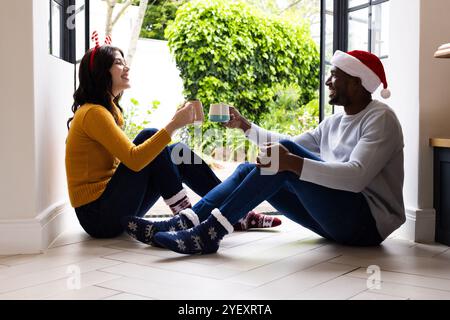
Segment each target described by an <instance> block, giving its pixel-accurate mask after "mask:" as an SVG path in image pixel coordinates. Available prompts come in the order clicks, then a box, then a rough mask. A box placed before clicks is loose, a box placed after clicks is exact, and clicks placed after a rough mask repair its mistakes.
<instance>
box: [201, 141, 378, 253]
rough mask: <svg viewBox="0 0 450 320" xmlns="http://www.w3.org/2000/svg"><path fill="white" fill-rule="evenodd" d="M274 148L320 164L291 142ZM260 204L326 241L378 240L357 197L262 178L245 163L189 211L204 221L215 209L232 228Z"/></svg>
mask: <svg viewBox="0 0 450 320" xmlns="http://www.w3.org/2000/svg"><path fill="white" fill-rule="evenodd" d="M280 143H281V144H282V145H284V146H285V147H286V148H288V149H289V151H290V152H291V153H293V154H296V155H298V156H300V157H304V158H309V159H314V160H318V161H322V160H321V159H320V158H317V157H316V156H315V155H314V154H312V153H311V152H309V151H308V150H306V149H305V148H303V147H302V146H300V145H298V144H296V143H294V142H292V141H289V140H282V141H280ZM265 200H267V201H268V202H269V203H270V204H271V205H272V206H273V207H274V208H275V209H277V210H278V211H280V212H281V213H282V214H283V215H285V216H286V217H288V218H289V219H291V220H293V221H295V222H297V223H299V224H300V225H302V226H304V227H306V228H308V229H310V230H312V231H314V232H315V233H317V234H319V235H321V236H322V237H324V238H327V239H329V240H333V241H336V242H338V243H342V244H347V245H361V246H364V245H378V244H380V243H381V242H382V240H383V239H381V237H380V235H379V233H378V231H377V228H376V222H375V220H374V218H373V217H372V214H371V212H370V208H369V206H368V204H367V201H366V199H365V197H364V195H363V194H362V193H353V192H348V191H343V190H336V189H330V188H326V187H323V186H320V185H317V184H314V183H310V182H306V181H302V180H300V179H299V178H298V176H296V175H295V174H294V173H292V172H281V173H277V174H275V175H262V174H261V171H260V169H259V168H257V167H256V166H255V165H254V164H249V163H244V164H241V165H239V167H238V168H237V169H236V170H235V172H234V173H233V174H232V175H231V176H230V177H228V178H227V179H226V180H225V181H224V182H223V183H221V184H220V185H218V186H217V187H215V188H214V189H213V190H211V191H210V192H209V193H208V194H207V195H206V196H205V197H203V199H202V200H200V201H199V202H198V203H197V204H196V205H195V206H194V207H193V210H194V211H195V212H196V213H197V214H198V215H199V218H200V220H205V219H207V218H208V216H209V215H210V213H211V211H212V210H213V209H214V208H218V209H219V210H220V212H221V213H222V214H223V215H224V216H225V217H226V218H227V219H228V220H229V222H230V223H231V224H234V223H236V222H237V221H238V220H239V219H240V218H242V217H243V216H245V214H247V212H249V211H250V210H252V209H253V208H255V207H256V206H258V205H259V204H260V203H261V202H263V201H265Z"/></svg>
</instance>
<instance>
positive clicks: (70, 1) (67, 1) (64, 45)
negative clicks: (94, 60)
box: [49, 0, 90, 64]
mask: <svg viewBox="0 0 450 320" xmlns="http://www.w3.org/2000/svg"><path fill="white" fill-rule="evenodd" d="M53 3H56V4H57V5H58V6H60V7H61V8H62V14H61V17H60V21H59V23H58V27H59V31H60V32H59V39H53V22H54V21H53ZM49 4H50V20H49V33H50V34H49V53H50V54H51V55H53V56H55V57H57V58H59V59H62V60H64V61H67V62H69V63H72V64H77V63H79V62H80V59H78V60H77V57H76V49H77V48H76V40H77V37H76V30H77V27H76V25H75V28H69V27H68V26H67V22H68V21H69V19H71V17H72V15H73V14H76V13H74V12H71V10H70V9H71V7H72V6H75V5H76V0H49ZM82 8H83V10H84V15H85V23H84V25H85V35H84V38H85V41H84V46H85V50H84V51H87V50H88V49H89V43H90V40H89V29H90V23H89V17H90V0H84V4H83V5H82ZM54 41H59V43H60V46H59V51H60V52H53V43H54Z"/></svg>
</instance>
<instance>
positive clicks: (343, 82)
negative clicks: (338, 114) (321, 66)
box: [325, 67, 361, 106]
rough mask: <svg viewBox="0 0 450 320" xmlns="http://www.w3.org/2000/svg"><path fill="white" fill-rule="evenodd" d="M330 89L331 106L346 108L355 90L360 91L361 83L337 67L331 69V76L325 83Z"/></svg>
mask: <svg viewBox="0 0 450 320" xmlns="http://www.w3.org/2000/svg"><path fill="white" fill-rule="evenodd" d="M325 85H327V86H328V88H329V89H330V96H329V98H330V100H329V103H330V104H331V105H338V106H346V105H349V104H350V103H351V102H352V97H353V96H354V95H355V93H356V90H360V89H361V88H359V87H360V86H361V81H360V79H359V78H356V77H352V76H350V75H348V74H347V73H345V72H344V71H342V70H341V69H339V68H337V67H333V68H332V69H331V75H330V77H329V78H328V79H327V81H326V82H325Z"/></svg>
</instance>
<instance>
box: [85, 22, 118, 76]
mask: <svg viewBox="0 0 450 320" xmlns="http://www.w3.org/2000/svg"><path fill="white" fill-rule="evenodd" d="M91 40H92V41H94V42H95V47H94V49H93V50H92V52H91V60H90V64H89V68H90V69H91V71H92V70H94V57H95V54H96V53H97V50H98V48H100V41H98V32H97V31H94V32H92V37H91ZM111 42H112V41H111V36H106V39H105V44H106V45H110V44H111Z"/></svg>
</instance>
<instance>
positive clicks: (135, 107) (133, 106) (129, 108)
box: [123, 98, 160, 140]
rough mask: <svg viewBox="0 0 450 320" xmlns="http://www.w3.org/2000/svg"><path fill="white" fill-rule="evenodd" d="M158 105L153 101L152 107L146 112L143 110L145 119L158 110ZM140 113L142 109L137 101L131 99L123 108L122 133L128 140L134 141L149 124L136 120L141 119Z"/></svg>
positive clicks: (145, 121) (158, 103) (157, 102)
mask: <svg viewBox="0 0 450 320" xmlns="http://www.w3.org/2000/svg"><path fill="white" fill-rule="evenodd" d="M159 105H160V102H159V101H156V100H155V101H153V102H152V105H151V106H150V107H149V108H147V110H144V111H145V113H146V115H147V118H149V117H150V116H151V115H152V113H153V112H154V111H156V110H157V109H158V107H159ZM140 111H142V107H141V106H140V104H139V101H137V100H136V99H133V98H132V99H130V101H129V103H125V106H124V108H123V118H124V126H123V131H124V132H125V134H126V135H127V137H128V138H129V139H130V140H134V138H135V137H136V136H137V135H138V134H139V132H141V131H142V130H144V129H145V128H147V127H148V124H149V123H150V122H149V121H147V120H138V119H142V117H140Z"/></svg>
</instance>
